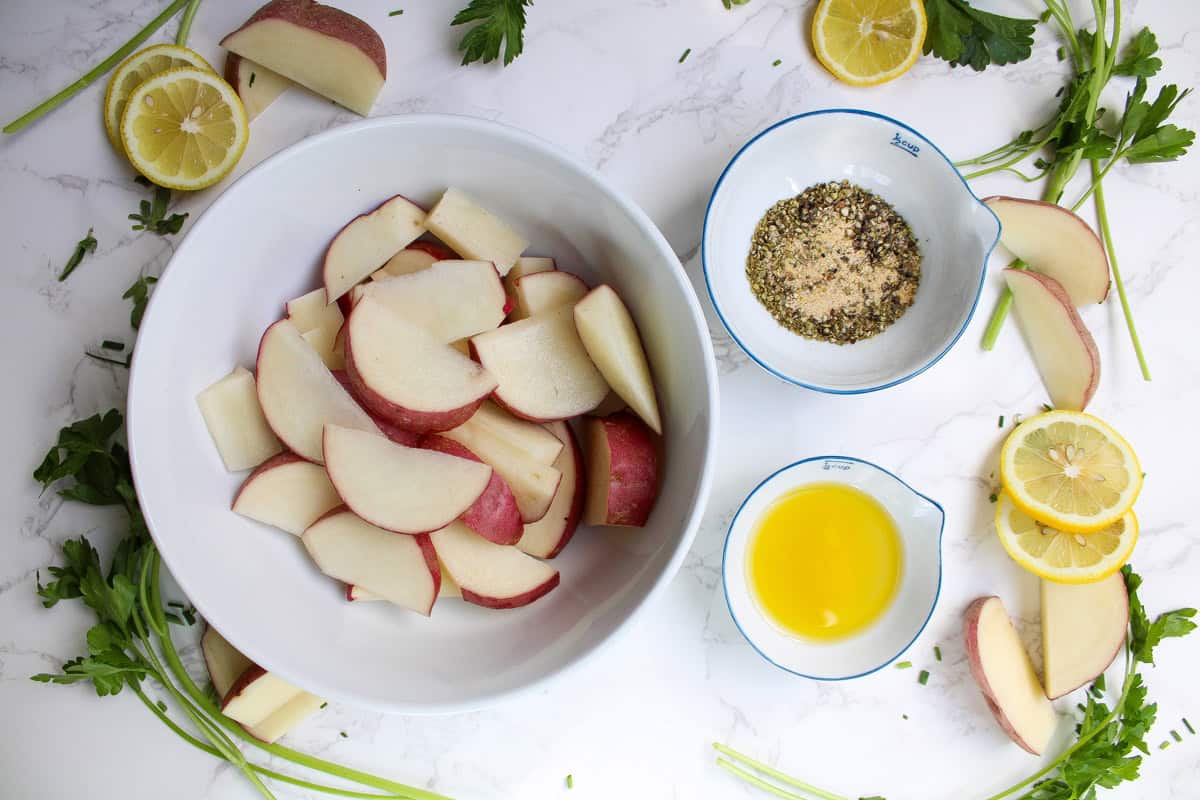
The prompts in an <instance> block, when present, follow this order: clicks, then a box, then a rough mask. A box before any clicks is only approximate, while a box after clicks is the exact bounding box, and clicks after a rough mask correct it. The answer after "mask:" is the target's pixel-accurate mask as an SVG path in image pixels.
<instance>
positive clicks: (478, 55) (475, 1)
mask: <svg viewBox="0 0 1200 800" xmlns="http://www.w3.org/2000/svg"><path fill="white" fill-rule="evenodd" d="M531 5H533V0H471V2H470V3H469V4H468V5H467V7H466V8H464V9H463V10H462V11H459V12H458V13H457V14H455V15H454V19H453V20H452V21H451V22H450V24H451V25H452V26H453V25H468V24H471V23H474V25H472V27H471V28H470V29H469V30H468V31H467V32H466V33H465V34H463V37H462V40H461V41H460V42H459V43H458V49H459V50H461V51H462V54H463V57H462V63H463V64H470V63H472V62H474V61H479V62H481V63H483V64H487V63H489V62H491V61H495V60H496V59H497V58H499V57H500V46H501V45H503V46H504V66H506V67H507V66H508V65H509V64H511V63H512V62H513V59H515V58H516V57H517V56H519V55H521V52H522V51H523V50H524V49H525V7H526V6H531Z"/></svg>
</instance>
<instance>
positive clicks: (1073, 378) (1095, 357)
mask: <svg viewBox="0 0 1200 800" xmlns="http://www.w3.org/2000/svg"><path fill="white" fill-rule="evenodd" d="M1004 280H1005V281H1007V283H1008V288H1009V289H1011V290H1012V293H1013V311H1014V312H1015V313H1016V315H1017V321H1018V322H1019V323H1020V325H1021V331H1022V333H1024V334H1025V341H1026V342H1027V343H1028V344H1029V349H1030V351H1031V352H1032V353H1033V360H1034V362H1035V363H1036V364H1037V367H1038V371H1039V372H1040V373H1041V374H1042V383H1044V384H1045V385H1046V391H1047V392H1048V393H1049V394H1050V402H1051V404H1052V405H1053V406H1054V407H1055V408H1060V409H1064V410H1070V411H1082V410H1083V409H1085V408H1086V407H1087V404H1088V403H1089V402H1091V399H1092V396H1093V395H1094V394H1095V393H1096V388H1097V387H1098V386H1099V385H1100V350H1099V348H1097V347H1096V341H1095V340H1094V339H1093V338H1092V334H1091V332H1090V331H1088V329H1087V326H1086V325H1084V324H1083V320H1082V319H1080V318H1079V313H1078V312H1077V311H1076V310H1075V306H1074V305H1073V304H1072V303H1071V300H1070V298H1069V297H1067V293H1066V292H1065V291H1063V288H1062V287H1061V286H1059V285H1058V283H1057V282H1056V281H1055V280H1054V279H1053V278H1051V277H1048V276H1046V275H1040V274H1038V273H1036V272H1032V271H1030V270H1017V269H1006V270H1004Z"/></svg>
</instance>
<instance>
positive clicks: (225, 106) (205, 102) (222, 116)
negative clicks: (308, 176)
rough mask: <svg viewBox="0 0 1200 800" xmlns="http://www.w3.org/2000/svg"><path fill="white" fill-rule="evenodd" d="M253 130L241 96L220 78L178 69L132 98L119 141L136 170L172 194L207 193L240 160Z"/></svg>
mask: <svg viewBox="0 0 1200 800" xmlns="http://www.w3.org/2000/svg"><path fill="white" fill-rule="evenodd" d="M249 138H250V127H249V124H248V123H247V121H246V109H245V108H243V107H242V101H241V100H240V99H238V96H237V92H236V91H234V89H233V87H232V86H230V85H229V84H228V83H226V82H225V81H223V80H221V78H219V77H218V76H217V75H216V74H214V73H212V72H209V71H208V70H203V69H196V68H195V67H180V68H178V69H171V70H167V71H166V72H163V73H160V74H158V75H155V76H153V77H151V78H147V79H146V80H145V81H143V82H142V84H141V85H140V86H138V87H137V88H136V89H134V90H133V93H132V94H131V95H129V102H128V104H127V105H126V107H125V113H124V114H123V115H122V117H121V141H122V142H123V143H124V145H125V154H126V155H127V156H129V161H130V163H132V164H133V166H134V167H136V168H137V171H138V172H140V173H142V174H143V175H145V176H146V177H147V178H149V179H150V180H152V181H154V182H155V183H157V184H158V185H159V186H166V187H167V188H170V189H188V190H192V189H203V188H205V187H206V186H212V185H213V184H214V183H216V182H217V181H219V180H221V178H224V177H225V176H226V175H228V174H229V172H230V170H232V169H233V167H234V165H235V164H237V162H238V159H239V158H241V157H242V151H243V150H245V149H246V140H247V139H249Z"/></svg>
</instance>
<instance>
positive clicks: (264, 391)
mask: <svg viewBox="0 0 1200 800" xmlns="http://www.w3.org/2000/svg"><path fill="white" fill-rule="evenodd" d="M258 402H259V404H260V405H261V406H262V413H263V416H264V417H265V418H266V420H267V424H268V425H270V426H271V430H273V431H274V432H275V435H276V436H278V437H279V438H280V439H281V440H282V441H283V443H284V444H285V445H287V446H288V447H289V448H291V450H292V451H293V452H295V453H297V454H298V455H301V456H303V457H304V458H307V459H308V460H309V461H314V462H316V463H318V464H323V463H324V462H325V457H324V455H323V454H322V444H321V436H322V431H323V429H324V427H325V424H326V423H330V424H333V425H339V426H342V427H346V428H355V429H358V430H362V431H370V432H373V433H377V432H378V430H379V429H378V428H377V427H376V426H375V423H374V422H372V421H371V418H370V417H369V416H368V415H367V413H366V412H365V411H363V410H362V409H361V408H360V407H359V405H358V403H356V402H355V400H354V398H353V397H351V396H350V394H349V392H347V391H346V390H345V389H344V388H342V385H341V384H340V383H338V381H337V379H336V378H334V376H333V373H331V372H330V371H329V368H328V367H326V366H325V364H324V362H322V361H321V356H320V355H318V354H317V351H316V350H313V349H312V347H310V346H309V344H308V342H306V341H304V338H303V337H302V336H301V335H300V332H299V331H298V330H296V326H295V325H293V324H292V323H291V322H290V321H288V320H286V319H284V320H280V321H279V322H276V323H275V324H274V325H272V326H271V327H269V328H267V330H266V332H265V333H264V334H263V338H262V341H261V342H260V343H259V346H258Z"/></svg>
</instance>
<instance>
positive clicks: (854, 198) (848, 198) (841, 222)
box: [746, 181, 921, 344]
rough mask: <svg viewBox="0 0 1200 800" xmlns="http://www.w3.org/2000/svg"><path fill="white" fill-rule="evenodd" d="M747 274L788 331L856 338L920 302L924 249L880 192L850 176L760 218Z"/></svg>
mask: <svg viewBox="0 0 1200 800" xmlns="http://www.w3.org/2000/svg"><path fill="white" fill-rule="evenodd" d="M746 277H747V279H748V280H749V281H750V288H751V290H753V292H754V295H755V297H757V298H758V300H759V302H760V303H762V304H763V306H764V307H765V308H766V309H767V310H768V311H769V312H771V316H773V317H774V318H775V319H776V320H777V321H778V322H779V323H780V324H781V325H783V326H784V327H785V328H787V329H788V330H790V331H792V332H793V333H797V334H799V335H801V336H804V337H806V338H809V339H818V340H820V341H825V342H832V343H834V344H852V343H854V342H858V341H862V340H863V339H868V338H870V337H872V336H874V335H876V334H878V333H880V332H881V331H883V330H885V329H886V328H887V327H888V326H889V325H891V324H892V323H893V322H895V321H896V320H897V319H899V318H900V317H901V316H902V315H903V314H904V312H905V311H907V310H908V308H909V306H911V305H912V304H913V301H914V300H915V299H916V295H917V286H918V284H919V283H920V280H921V251H920V248H919V247H918V246H917V241H916V238H915V237H914V236H913V232H912V228H910V227H909V225H908V223H907V222H905V221H904V218H903V217H901V216H900V215H899V214H898V213H897V212H896V210H895V209H894V208H893V207H892V206H891V205H890V204H888V203H887V202H886V201H884V200H883V199H882V198H881V197H879V196H878V195H876V194H874V193H872V192H869V191H867V190H866V189H863V188H862V187H860V186H856V185H854V184H852V183H850V182H849V181H838V182H829V183H819V184H816V185H815V186H810V187H809V188H807V189H805V190H804V191H803V192H801V193H800V194H799V195H797V196H796V197H793V198H790V199H787V200H781V201H779V202H778V203H776V204H775V205H773V206H772V207H771V208H770V209H768V210H767V213H766V214H764V215H763V217H762V219H761V220H759V222H758V225H757V226H756V227H755V229H754V235H753V237H752V238H751V241H750V254H749V256H748V257H747V258H746Z"/></svg>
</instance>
